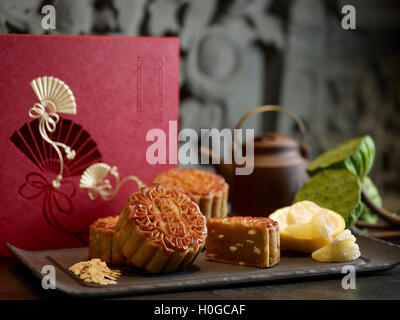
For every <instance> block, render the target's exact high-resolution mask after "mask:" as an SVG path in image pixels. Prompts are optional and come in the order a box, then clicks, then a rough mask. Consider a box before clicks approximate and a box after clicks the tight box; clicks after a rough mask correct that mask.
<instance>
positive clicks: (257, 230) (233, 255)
mask: <svg viewBox="0 0 400 320" xmlns="http://www.w3.org/2000/svg"><path fill="white" fill-rule="evenodd" d="M207 229H208V236H207V240H206V256H207V258H209V259H210V260H214V261H218V262H224V263H233V264H239V265H247V266H254V267H259V268H267V267H272V266H274V265H276V264H277V263H278V262H279V259H280V239H279V226H278V223H277V222H276V221H274V220H271V219H268V218H263V217H255V218H253V217H225V218H212V219H209V220H207Z"/></svg>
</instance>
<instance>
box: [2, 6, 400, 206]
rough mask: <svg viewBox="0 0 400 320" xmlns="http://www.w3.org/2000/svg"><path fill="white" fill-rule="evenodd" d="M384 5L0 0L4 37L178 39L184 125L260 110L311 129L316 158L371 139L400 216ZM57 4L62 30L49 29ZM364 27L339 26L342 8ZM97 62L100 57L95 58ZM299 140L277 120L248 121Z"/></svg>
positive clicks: (210, 124)
mask: <svg viewBox="0 0 400 320" xmlns="http://www.w3.org/2000/svg"><path fill="white" fill-rule="evenodd" d="M396 2H398V1H395V0H387V1H379V0H352V1H343V0H328V1H321V0H292V1H289V0H152V1H151V0H58V1H57V0H54V1H50V0H49V1H42V0H0V33H51V34H104V35H134V36H136V35H146V36H179V37H180V41H181V58H182V59H181V79H180V85H181V128H187V127H189V128H195V129H200V128H219V129H222V128H226V127H228V128H232V127H233V126H234V125H235V124H236V122H237V121H238V120H239V118H240V116H241V115H242V114H244V113H245V112H247V111H248V110H250V109H252V108H254V107H256V106H258V105H262V104H280V105H283V106H285V107H287V108H290V109H291V110H293V111H295V112H296V113H297V114H298V115H300V116H301V118H302V119H303V120H304V121H305V122H306V124H307V127H308V131H309V136H308V138H309V139H308V140H309V141H308V142H309V143H310V145H311V148H312V153H313V155H314V156H315V155H317V154H318V153H319V152H321V151H322V150H324V149H326V148H328V147H332V146H334V145H335V144H337V143H338V142H341V141H343V140H345V139H348V138H351V137H355V136H358V135H362V134H366V133H370V134H371V135H372V136H373V138H374V140H375V142H376V147H377V156H376V162H375V165H374V169H373V171H372V173H371V176H372V178H373V179H374V180H375V182H376V183H377V185H378V186H379V188H380V190H381V193H383V195H384V203H385V206H387V207H388V208H391V209H393V210H399V209H400V196H399V193H400V54H399V52H400V50H399V45H398V38H399V29H400V28H399V23H398V16H399V14H400V10H399V6H398V5H397V3H396ZM45 4H52V5H54V6H55V8H56V12H57V24H56V25H57V29H56V30H52V31H50V32H47V31H45V30H43V29H42V28H41V18H42V17H43V16H42V15H41V13H40V8H41V7H42V6H43V5H45ZM346 4H352V5H354V6H355V8H356V12H357V30H343V29H342V28H341V18H342V14H341V12H340V8H341V7H342V6H343V5H346ZM94 54H95V53H94ZM246 127H254V128H256V130H257V132H261V131H262V130H264V131H275V130H276V131H279V132H281V133H286V134H290V135H293V136H296V129H295V128H294V125H293V123H292V122H291V121H290V120H287V119H285V118H281V117H279V116H277V115H275V114H268V115H265V116H258V117H256V118H254V119H250V120H248V121H246Z"/></svg>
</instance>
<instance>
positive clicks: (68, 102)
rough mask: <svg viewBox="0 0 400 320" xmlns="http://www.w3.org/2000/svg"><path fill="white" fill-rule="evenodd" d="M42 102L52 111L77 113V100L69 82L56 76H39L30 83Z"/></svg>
mask: <svg viewBox="0 0 400 320" xmlns="http://www.w3.org/2000/svg"><path fill="white" fill-rule="evenodd" d="M30 85H31V87H32V89H33V92H34V93H35V95H36V97H38V99H39V101H40V103H41V104H42V105H43V106H44V107H47V108H49V109H50V110H51V111H52V112H56V113H65V114H76V102H75V98H74V95H73V93H72V91H71V89H70V88H69V87H68V86H67V84H66V83H65V82H64V81H62V80H60V79H57V78H54V77H47V76H45V77H39V78H36V79H34V80H32V81H31V83H30Z"/></svg>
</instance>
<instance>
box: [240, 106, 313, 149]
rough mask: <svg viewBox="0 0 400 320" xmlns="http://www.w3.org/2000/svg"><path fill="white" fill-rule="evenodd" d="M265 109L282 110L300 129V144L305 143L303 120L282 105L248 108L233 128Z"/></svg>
mask: <svg viewBox="0 0 400 320" xmlns="http://www.w3.org/2000/svg"><path fill="white" fill-rule="evenodd" d="M267 111H276V112H282V113H286V114H287V115H288V116H290V117H291V118H292V119H293V120H294V121H295V122H296V123H297V125H298V127H299V129H300V134H301V143H302V144H304V143H305V140H306V134H307V130H306V126H305V125H304V122H303V121H302V120H301V119H300V118H299V117H298V116H297V115H296V114H295V113H294V112H292V111H290V110H288V109H285V108H284V107H280V106H274V105H266V106H260V107H257V108H254V109H252V110H250V111H249V112H247V113H246V114H245V115H243V116H242V117H241V118H240V120H239V122H238V123H237V124H236V126H235V129H239V128H240V127H241V126H242V124H243V122H245V121H246V120H247V119H248V118H250V117H251V116H254V115H255V114H257V113H261V112H267Z"/></svg>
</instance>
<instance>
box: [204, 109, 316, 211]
mask: <svg viewBox="0 0 400 320" xmlns="http://www.w3.org/2000/svg"><path fill="white" fill-rule="evenodd" d="M269 111H275V112H282V113H285V114H287V115H288V116H290V117H291V118H292V119H293V120H294V121H295V122H296V123H297V125H298V126H299V128H300V133H301V136H302V140H301V142H300V143H299V142H297V141H296V140H294V139H292V138H290V137H286V136H283V135H278V134H276V133H264V134H261V135H259V136H256V137H255V138H254V170H253V172H252V173H251V174H250V175H235V168H236V167H238V166H239V165H238V164H237V163H235V161H234V159H235V157H232V159H233V164H224V163H221V162H222V160H220V161H219V162H220V164H213V165H214V166H215V169H216V171H217V172H218V173H219V174H221V175H222V176H224V178H225V180H226V181H227V182H228V184H229V186H230V201H231V203H232V214H233V215H240V216H254V217H256V216H268V215H269V214H270V213H272V212H274V211H275V210H276V209H279V208H282V207H285V206H288V205H290V204H291V203H292V201H293V199H294V196H295V194H296V193H297V191H298V190H299V189H300V188H301V187H302V186H303V184H304V183H305V182H306V181H307V180H308V174H307V172H306V168H307V166H308V164H309V148H308V145H306V144H305V143H304V140H305V136H306V129H305V126H304V123H303V122H302V121H301V119H300V118H299V117H298V116H296V114H294V113H293V112H291V111H289V110H287V109H285V108H283V107H279V106H271V105H268V106H261V107H258V108H255V109H253V110H250V111H249V112H248V113H246V114H245V115H244V116H243V117H242V118H241V119H240V120H239V122H238V123H237V125H236V126H235V128H236V129H239V128H240V127H241V125H242V124H243V122H244V121H245V120H246V119H247V118H249V117H251V116H253V115H255V114H258V113H261V112H269ZM245 144H246V142H245V143H244V144H243V145H242V147H243V154H244V155H245V150H246V145H245ZM200 152H201V153H203V155H207V156H209V157H210V159H212V158H214V162H215V159H221V157H220V156H219V154H218V153H217V152H216V151H215V150H210V149H208V148H206V147H202V148H201V149H200ZM210 163H211V161H210ZM242 166H244V164H243V165H242Z"/></svg>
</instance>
